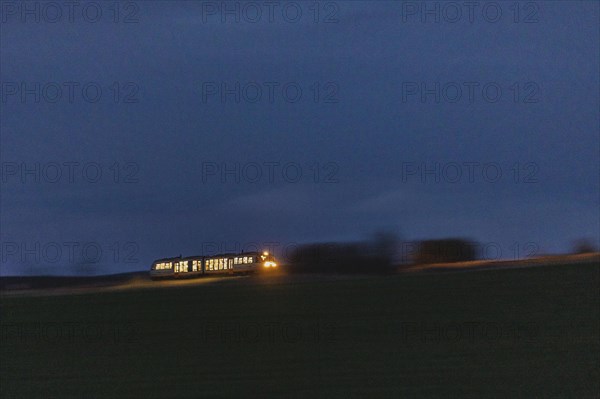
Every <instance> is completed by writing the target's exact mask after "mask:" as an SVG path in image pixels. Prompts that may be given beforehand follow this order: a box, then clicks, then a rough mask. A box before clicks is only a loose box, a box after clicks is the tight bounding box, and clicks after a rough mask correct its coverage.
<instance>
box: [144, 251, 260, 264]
mask: <svg viewBox="0 0 600 399" xmlns="http://www.w3.org/2000/svg"><path fill="white" fill-rule="evenodd" d="M247 255H251V256H253V255H261V252H258V251H251V252H229V253H223V254H215V255H204V256H203V255H195V256H194V255H192V256H174V257H171V258H161V259H157V260H155V261H154V262H153V263H157V262H173V261H178V260H189V259H205V258H228V257H232V256H247Z"/></svg>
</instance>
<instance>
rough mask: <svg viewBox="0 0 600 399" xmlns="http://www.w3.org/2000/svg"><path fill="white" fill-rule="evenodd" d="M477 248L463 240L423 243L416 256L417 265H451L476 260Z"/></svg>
mask: <svg viewBox="0 0 600 399" xmlns="http://www.w3.org/2000/svg"><path fill="white" fill-rule="evenodd" d="M475 258H476V256H475V246H474V245H473V243H472V242H470V241H468V240H464V239H461V238H448V239H442V240H426V241H421V242H420V243H419V245H418V249H417V252H416V255H415V263H417V264H428V263H451V262H464V261H469V260H475Z"/></svg>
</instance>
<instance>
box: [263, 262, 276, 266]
mask: <svg viewBox="0 0 600 399" xmlns="http://www.w3.org/2000/svg"><path fill="white" fill-rule="evenodd" d="M265 267H277V263H275V262H265Z"/></svg>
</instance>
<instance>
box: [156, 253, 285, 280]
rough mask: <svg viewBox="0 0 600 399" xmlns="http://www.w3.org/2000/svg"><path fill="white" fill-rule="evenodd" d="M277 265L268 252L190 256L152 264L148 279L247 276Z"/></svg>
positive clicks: (271, 268)
mask: <svg viewBox="0 0 600 399" xmlns="http://www.w3.org/2000/svg"><path fill="white" fill-rule="evenodd" d="M276 268H277V263H276V262H275V258H273V255H270V254H269V253H268V252H263V253H262V254H261V253H259V252H245V253H241V254H220V255H214V256H190V257H187V258H182V257H177V258H164V259H158V260H156V261H154V263H152V267H151V268H150V277H151V278H152V279H153V280H156V279H162V278H181V277H197V276H203V275H219V274H229V275H235V274H248V273H255V272H258V271H261V270H265V271H267V270H275V269H276Z"/></svg>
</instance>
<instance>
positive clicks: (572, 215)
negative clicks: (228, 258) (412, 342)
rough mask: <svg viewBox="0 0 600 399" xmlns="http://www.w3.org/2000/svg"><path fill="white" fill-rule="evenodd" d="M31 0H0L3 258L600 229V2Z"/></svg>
mask: <svg viewBox="0 0 600 399" xmlns="http://www.w3.org/2000/svg"><path fill="white" fill-rule="evenodd" d="M29 3H30V5H31V9H32V10H33V11H31V10H30V14H27V12H25V13H24V12H23V10H21V9H19V7H21V4H19V3H17V2H12V1H2V2H1V5H2V9H1V11H2V15H1V18H2V20H1V21H2V23H1V26H0V33H1V39H0V46H1V48H0V50H1V55H0V57H1V62H0V67H1V70H0V74H1V81H2V87H1V89H2V92H1V93H0V94H1V103H0V106H1V107H2V111H1V129H2V130H1V142H0V147H1V149H0V151H1V161H2V183H1V184H2V186H1V220H0V221H1V233H0V237H1V241H2V264H1V266H0V270H1V274H4V275H8V274H40V273H44V274H46V273H51V274H82V273H83V274H101V273H109V272H116V271H130V270H143V269H147V268H148V267H149V265H150V263H151V262H152V260H153V259H155V258H160V257H166V256H174V255H179V254H186V255H191V254H199V253H202V252H203V251H205V250H206V249H207V247H210V249H213V248H214V245H215V244H216V245H217V246H219V247H223V249H225V250H230V249H235V248H236V246H241V247H244V246H246V247H247V246H251V245H252V243H258V244H259V246H264V245H266V243H273V242H276V243H277V245H278V246H279V248H284V247H286V246H289V245H292V244H295V243H306V242H316V241H338V240H339V241H342V240H344V241H345V240H348V241H352V240H361V239H364V238H368V237H369V236H370V235H372V234H373V233H375V232H377V231H382V230H386V231H391V232H394V233H396V234H398V235H399V236H400V237H402V238H403V239H404V240H419V239H425V238H436V237H467V238H470V239H473V240H477V241H479V242H482V243H488V244H490V243H493V245H494V246H495V247H497V248H500V249H501V251H502V255H501V257H502V258H512V257H514V256H515V255H517V256H519V257H522V256H525V255H526V251H525V250H524V249H523V248H524V247H526V246H527V245H531V243H534V244H535V247H536V251H537V252H538V253H557V252H564V251H568V250H570V249H571V245H572V243H573V241H574V240H577V239H579V238H582V237H587V238H588V239H590V240H591V241H592V242H594V243H595V244H596V245H597V244H598V242H599V240H600V233H599V231H600V224H599V223H600V222H599V221H600V214H599V210H598V209H599V208H598V205H599V195H600V194H599V185H600V183H599V175H598V170H599V166H600V165H599V151H600V142H599V126H600V118H599V109H600V103H599V102H600V101H599V67H600V62H599V48H600V43H599V37H600V34H599V18H600V15H599V9H600V5H599V3H598V2H592V1H586V2H576V1H568V2H560V1H544V2H542V1H539V2H532V3H531V2H530V3H528V2H520V3H516V4H517V6H516V7H515V3H512V2H497V3H494V2H480V6H478V8H475V9H474V11H473V15H472V17H473V18H472V20H470V16H469V10H468V9H467V8H462V9H461V10H460V12H461V13H462V14H460V15H458V14H456V11H457V9H455V8H454V9H453V8H451V7H449V6H448V3H444V2H441V3H440V2H425V3H416V2H391V1H377V2H366V1H365V2H362V1H339V2H332V3H327V2H321V3H317V5H318V7H317V9H315V6H314V4H313V2H296V3H289V2H279V3H278V5H277V6H276V7H275V8H274V9H273V13H272V14H269V9H268V7H267V6H265V4H264V2H256V3H250V5H248V4H249V3H245V2H241V3H236V2H228V3H226V4H225V7H228V8H227V10H229V11H227V10H226V12H223V10H222V9H220V7H222V4H221V3H220V2H201V1H198V2H193V1H185V2H177V1H161V2H153V1H138V2H132V3H127V2H123V3H117V9H116V10H115V3H112V2H110V3H109V2H106V3H104V2H100V3H94V4H95V5H94V6H90V5H89V3H86V2H82V3H81V4H82V6H81V8H82V9H79V8H78V9H75V10H74V12H73V15H72V20H70V16H69V15H67V11H68V10H67V9H66V7H65V8H62V9H58V8H57V9H50V8H48V7H47V4H46V3H37V2H29ZM490 3H492V4H493V5H492V6H489V4H490ZM35 4H37V7H39V8H37V9H36V8H35V7H36V6H35ZM59 4H62V3H60V2H59ZM423 4H425V6H426V7H428V8H426V9H423V8H422V6H423ZM452 4H458V3H452ZM460 4H462V2H460ZM484 5H488V7H487V8H486V12H485V13H484V12H483V11H482V9H483V6H484ZM96 6H98V7H100V11H101V12H102V16H101V17H100V18H97V19H98V21H97V22H93V21H94V19H95V16H96V15H97V14H95V13H96V12H97V11H98V10H97V9H96V8H94V7H96ZM61 7H64V6H61ZM236 7H239V8H236ZM436 7H439V8H436ZM494 7H496V8H494ZM83 8H85V11H83ZM437 10H439V13H438V11H437ZM497 10H501V12H502V14H501V16H498V17H497V18H496V14H495V12H496V11H497ZM25 11H27V10H25ZM115 11H118V13H115ZM299 11H300V12H301V13H302V14H301V15H299V14H297V12H299ZM317 11H318V14H317ZM428 11H429V13H428ZM56 12H60V13H62V16H61V17H60V18H59V15H58V14H56ZM257 12H262V15H261V19H260V20H257V19H258V15H259V14H257ZM270 17H271V21H269V18H270ZM36 18H37V19H39V20H38V21H36ZM236 18H237V19H238V20H237V21H236ZM436 18H438V19H439V21H438V22H436ZM54 19H57V21H56V22H54V23H52V22H51V21H52V20H54ZM223 19H225V22H223ZM294 19H296V20H297V21H294ZM494 19H498V20H497V21H495V22H494ZM253 20H254V22H253ZM454 20H456V21H454ZM136 21H137V22H136ZM126 22H128V23H126ZM238 84H239V88H238V87H237V86H236V85H238ZM69 88H71V89H72V94H73V96H72V97H70V94H71V92H70V90H69ZM98 88H100V89H101V93H100V92H98ZM300 93H301V94H300ZM224 171H225V172H224ZM71 172H72V173H71ZM99 173H100V174H99ZM83 248H85V251H84V250H83ZM59 249H60V253H58V252H57V250H59ZM98 250H100V251H101V256H96V255H95V253H96V251H98ZM276 252H277V251H276ZM71 255H72V256H71Z"/></svg>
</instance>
